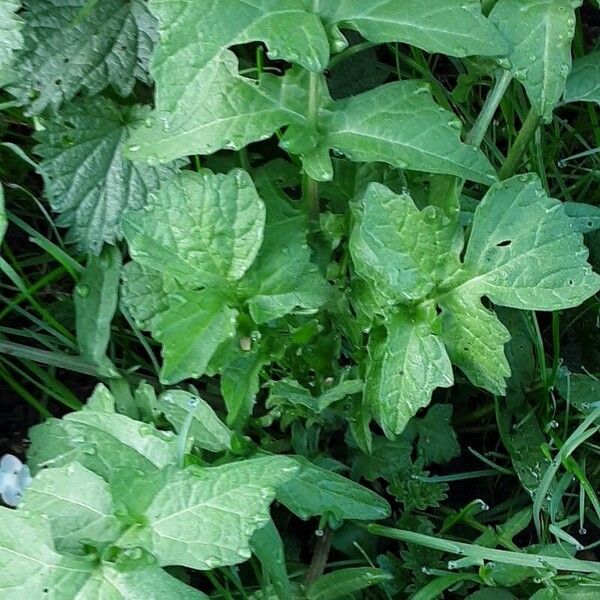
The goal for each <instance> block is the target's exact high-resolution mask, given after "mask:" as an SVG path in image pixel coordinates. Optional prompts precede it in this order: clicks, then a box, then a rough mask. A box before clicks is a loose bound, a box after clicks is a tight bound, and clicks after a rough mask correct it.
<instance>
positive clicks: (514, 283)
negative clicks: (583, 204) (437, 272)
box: [464, 175, 600, 310]
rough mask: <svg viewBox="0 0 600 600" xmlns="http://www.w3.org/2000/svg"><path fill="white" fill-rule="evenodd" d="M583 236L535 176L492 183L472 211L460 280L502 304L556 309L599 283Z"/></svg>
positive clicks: (580, 299)
mask: <svg viewBox="0 0 600 600" xmlns="http://www.w3.org/2000/svg"><path fill="white" fill-rule="evenodd" d="M587 256H588V251H587V249H586V247H585V246H584V244H583V237H582V235H581V233H579V232H578V231H577V230H576V228H575V227H573V224H572V223H571V220H570V219H569V217H568V216H567V215H566V213H565V211H564V208H563V206H562V204H561V203H560V202H559V201H558V200H555V199H553V198H549V197H548V196H547V195H546V193H545V191H544V188H543V187H542V184H541V182H540V180H539V179H538V178H537V177H536V176H535V175H526V176H518V177H513V178H512V179H510V180H508V181H505V182H502V183H499V184H497V185H495V186H493V187H492V188H491V189H490V190H489V192H488V193H487V194H486V196H485V198H484V199H483V200H482V201H481V202H480V204H479V205H478V207H477V210H476V211H475V219H474V222H473V231H472V233H471V238H470V240H469V245H468V247H467V251H466V254H465V267H466V268H467V270H468V271H470V272H471V273H473V274H474V275H475V276H474V277H473V278H472V279H471V280H470V281H469V282H467V283H465V284H464V285H465V286H466V287H467V288H469V290H473V291H475V289H476V290H477V292H478V293H480V294H485V295H487V296H488V297H489V298H490V300H492V302H494V303H496V304H500V305H501V306H509V307H512V308H521V309H524V310H559V309H563V308H571V307H574V306H577V305H579V304H580V303H581V302H583V301H584V300H585V299H587V298H589V297H590V296H591V295H593V294H595V293H596V292H597V291H598V289H599V288H600V277H599V276H598V275H597V274H596V273H594V272H593V271H592V269H591V267H590V266H589V265H588V263H587V262H586V259H587Z"/></svg>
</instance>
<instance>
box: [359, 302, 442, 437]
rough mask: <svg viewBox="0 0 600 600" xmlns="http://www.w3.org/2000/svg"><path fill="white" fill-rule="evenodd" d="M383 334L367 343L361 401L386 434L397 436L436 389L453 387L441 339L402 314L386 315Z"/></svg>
mask: <svg viewBox="0 0 600 600" xmlns="http://www.w3.org/2000/svg"><path fill="white" fill-rule="evenodd" d="M385 329H386V332H385V333H383V334H378V333H379V332H375V333H374V334H372V335H371V337H370V339H369V357H370V362H369V366H368V370H367V381H366V387H365V401H366V402H367V404H368V405H369V406H370V407H371V409H372V410H373V413H374V415H375V417H376V418H377V421H378V422H379V423H380V425H381V426H382V428H383V430H384V431H385V433H386V435H388V436H392V435H393V434H396V433H402V431H403V430H404V428H405V427H406V425H407V424H408V422H409V420H410V419H411V417H413V416H414V415H415V414H416V413H417V411H418V410H419V409H420V408H422V407H424V406H427V405H428V404H429V402H430V400H431V394H432V393H433V390H434V389H435V388H437V387H450V386H451V385H452V384H453V383H454V378H453V375H452V366H451V364H450V360H449V358H448V355H447V354H446V350H445V348H444V344H443V342H442V340H441V339H440V338H439V337H437V336H436V335H434V334H433V333H432V331H431V327H430V325H429V323H428V321H427V320H426V319H424V318H423V317H420V316H418V315H410V314H409V313H406V312H396V313H394V314H392V315H390V317H389V319H388V320H387V321H386V324H385Z"/></svg>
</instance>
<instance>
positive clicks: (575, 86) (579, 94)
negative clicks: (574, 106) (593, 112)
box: [564, 51, 600, 104]
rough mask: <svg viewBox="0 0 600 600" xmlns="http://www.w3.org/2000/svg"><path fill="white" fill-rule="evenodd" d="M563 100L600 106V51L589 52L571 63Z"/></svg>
mask: <svg viewBox="0 0 600 600" xmlns="http://www.w3.org/2000/svg"><path fill="white" fill-rule="evenodd" d="M564 100H565V102H579V101H582V102H596V103H597V104H600V51H598V52H591V53H590V54H587V55H586V56H583V57H581V58H578V59H577V60H576V61H575V62H574V63H573V69H572V70H571V74H570V75H569V79H567V88H566V90H565V97H564Z"/></svg>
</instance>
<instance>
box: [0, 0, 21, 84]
mask: <svg viewBox="0 0 600 600" xmlns="http://www.w3.org/2000/svg"><path fill="white" fill-rule="evenodd" d="M20 6H21V2H20V0H0V76H1V75H2V74H3V72H5V70H6V69H8V68H9V67H10V66H11V65H12V62H13V58H14V53H15V50H19V49H20V48H21V47H22V46H23V36H22V35H21V27H22V21H21V18H20V17H19V16H18V15H17V11H18V10H19V8H20ZM0 78H1V77H0Z"/></svg>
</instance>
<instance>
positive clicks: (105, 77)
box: [12, 0, 157, 114]
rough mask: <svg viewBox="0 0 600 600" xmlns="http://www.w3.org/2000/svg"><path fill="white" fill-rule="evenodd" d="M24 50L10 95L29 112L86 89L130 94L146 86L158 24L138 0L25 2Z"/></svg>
mask: <svg viewBox="0 0 600 600" xmlns="http://www.w3.org/2000/svg"><path fill="white" fill-rule="evenodd" d="M23 6H24V8H25V10H26V12H25V13H24V15H23V17H24V20H25V23H26V26H25V28H24V29H23V36H24V38H25V49H24V52H23V55H22V57H21V59H20V62H19V64H18V70H19V74H20V76H21V77H20V80H19V82H18V83H17V84H16V86H15V89H13V90H12V91H13V93H14V94H15V95H16V96H17V97H18V98H19V99H20V100H21V101H22V102H23V103H26V104H28V105H29V107H28V109H29V111H30V112H31V113H32V114H38V113H41V112H42V111H43V110H44V109H45V108H47V107H49V106H53V107H56V106H58V105H59V104H60V103H62V102H63V101H65V100H72V99H73V98H74V97H75V96H76V95H77V94H78V93H79V92H81V91H83V90H87V91H88V92H89V93H90V95H94V94H97V93H98V92H100V91H101V90H103V89H104V88H106V87H107V86H109V85H110V86H111V87H112V88H113V89H114V90H115V91H117V92H118V93H119V94H120V95H121V96H129V94H131V92H132V91H133V87H134V85H135V82H136V79H139V80H141V81H143V82H145V83H149V78H148V75H147V67H148V59H149V56H150V53H151V52H152V48H153V46H154V41H155V39H156V37H157V32H156V21H155V19H154V18H153V17H152V15H151V14H150V12H149V11H148V8H147V5H146V3H145V2H142V1H141V0H126V1H123V0H102V1H101V2H90V1H89V0H69V1H66V0H24V2H23Z"/></svg>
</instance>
